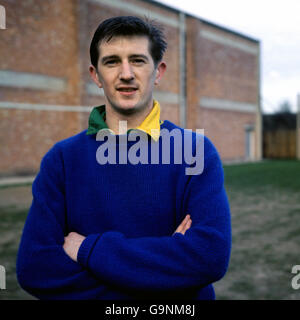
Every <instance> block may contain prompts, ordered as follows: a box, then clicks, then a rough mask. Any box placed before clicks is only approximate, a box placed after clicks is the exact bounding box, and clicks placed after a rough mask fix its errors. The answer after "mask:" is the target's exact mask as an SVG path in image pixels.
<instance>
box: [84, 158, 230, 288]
mask: <svg viewBox="0 0 300 320" xmlns="http://www.w3.org/2000/svg"><path fill="white" fill-rule="evenodd" d="M186 179H187V181H188V182H187V183H186V186H185V192H184V199H183V202H184V204H183V208H184V211H185V214H188V213H189V214H190V215H191V218H192V226H191V228H190V229H189V230H188V231H187V232H186V233H185V235H182V234H181V233H175V234H174V235H173V236H163V237H143V238H126V237H125V236H124V235H123V234H121V233H119V232H114V231H110V232H106V233H103V234H102V235H101V237H99V238H97V240H96V241H95V240H94V239H95V235H89V236H88V237H87V238H86V239H85V240H84V241H83V243H82V245H81V247H80V249H79V252H78V261H79V263H81V264H82V265H83V266H85V267H88V268H89V269H90V270H91V271H92V272H93V273H94V274H95V275H96V276H97V277H99V279H106V281H108V282H110V283H111V284H114V285H119V286H122V287H126V288H130V289H134V290H135V289H137V290H160V291H161V290H177V289H178V290H181V289H185V288H192V287H204V286H206V285H208V284H211V283H213V282H215V281H218V280H219V279H221V278H222V277H223V276H224V274H225V273H226V270H227V267H228V263H229V256H230V249H231V226H230V209H229V203H228V200H227V196H226V193H225V189H224V184H223V180H224V179H223V168H222V165H221V161H220V158H219V156H218V154H217V152H213V153H212V154H211V155H210V157H209V158H207V159H206V160H205V166H204V171H203V172H202V174H201V175H194V176H189V178H186Z"/></svg>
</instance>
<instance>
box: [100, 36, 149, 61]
mask: <svg viewBox="0 0 300 320" xmlns="http://www.w3.org/2000/svg"><path fill="white" fill-rule="evenodd" d="M136 54H143V55H148V56H150V52H149V39H148V38H147V37H145V36H117V37H113V38H111V39H110V40H109V41H106V40H103V41H102V42H101V43H100V44H99V57H103V56H107V55H120V56H123V55H136Z"/></svg>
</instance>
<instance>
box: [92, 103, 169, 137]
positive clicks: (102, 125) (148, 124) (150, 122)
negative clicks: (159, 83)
mask: <svg viewBox="0 0 300 320" xmlns="http://www.w3.org/2000/svg"><path fill="white" fill-rule="evenodd" d="M105 117H106V112H105V105H102V106H98V107H94V108H93V110H92V112H91V114H90V117H89V127H88V130H87V133H86V134H87V135H92V134H97V132H98V131H99V130H102V129H109V128H108V126H107V124H106V122H105ZM162 122H163V121H161V120H160V105H159V102H158V101H156V100H154V103H153V108H152V109H151V111H150V113H149V114H148V116H147V117H146V118H145V119H144V121H143V122H142V123H141V124H140V125H139V126H138V127H136V128H135V129H129V130H128V131H127V133H128V132H129V131H130V130H141V131H144V132H146V133H147V134H148V135H150V136H151V137H152V138H153V140H154V141H157V140H158V139H159V136H160V125H161V124H162Z"/></svg>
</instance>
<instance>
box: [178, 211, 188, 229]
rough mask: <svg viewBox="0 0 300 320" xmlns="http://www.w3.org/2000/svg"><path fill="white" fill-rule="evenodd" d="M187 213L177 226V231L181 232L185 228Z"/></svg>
mask: <svg viewBox="0 0 300 320" xmlns="http://www.w3.org/2000/svg"><path fill="white" fill-rule="evenodd" d="M188 219H189V215H186V217H185V218H184V219H183V221H182V222H181V224H180V225H179V227H178V228H177V229H176V230H177V231H178V232H182V231H183V230H184V228H185V225H186V223H187V222H188Z"/></svg>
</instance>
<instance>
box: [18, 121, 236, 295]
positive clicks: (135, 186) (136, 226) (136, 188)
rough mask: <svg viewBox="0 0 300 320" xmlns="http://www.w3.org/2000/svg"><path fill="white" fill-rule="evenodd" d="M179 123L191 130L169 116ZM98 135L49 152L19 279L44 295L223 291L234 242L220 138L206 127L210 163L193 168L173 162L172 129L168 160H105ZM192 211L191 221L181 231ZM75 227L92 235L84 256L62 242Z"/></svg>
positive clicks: (29, 219)
mask: <svg viewBox="0 0 300 320" xmlns="http://www.w3.org/2000/svg"><path fill="white" fill-rule="evenodd" d="M174 128H177V129H180V130H183V129H181V128H179V127H177V126H175V125H174V124H173V123H171V122H170V121H164V123H163V124H162V126H161V129H167V130H172V129H174ZM95 137H96V136H95V135H90V136H88V135H86V130H85V131H83V132H81V133H79V134H77V135H75V136H73V137H71V138H68V139H66V140H63V141H60V142H58V143H56V144H55V145H54V146H53V147H52V148H51V149H50V150H49V151H48V152H47V154H46V155H45V156H44V158H43V159H42V162H41V167H40V171H39V173H38V175H37V177H36V179H35V181H34V183H33V186H32V193H33V201H32V205H31V208H30V211H29V214H28V217H27V220H26V223H25V227H24V230H23V234H22V238H21V243H20V247H19V252H18V257H17V278H18V281H19V283H20V285H21V287H22V288H23V289H24V290H26V291H28V292H29V293H30V294H32V295H34V296H36V297H37V298H39V299H103V300H105V299H135V300H137V299H148V298H149V299H150V298H161V299H176V298H179V299H197V300H198V299H206V300H207V299H215V294H214V289H213V286H212V283H213V282H215V281H218V280H220V279H221V278H222V277H223V276H224V274H225V273H226V270H227V267H228V263H229V256H230V248H231V227H230V210H229V204H228V200H227V196H226V193H225V190H224V185H223V170H222V165H221V161H220V158H219V156H218V153H217V151H216V149H215V147H214V146H213V145H212V143H211V142H210V141H209V139H207V138H206V137H205V138H204V169H203V172H202V173H201V174H199V175H187V174H186V172H185V168H186V167H188V166H189V165H188V164H185V163H183V164H174V162H173V163H172V158H174V152H173V151H172V150H174V149H173V147H174V145H173V142H172V139H171V146H170V154H171V161H170V162H171V163H170V164H162V161H161V159H160V163H158V164H141V163H139V164H131V163H128V164H126V165H124V164H109V163H108V164H103V165H100V164H99V162H98V161H97V159H96V152H97V150H98V148H99V146H101V144H103V143H104V142H101V141H97V140H96V138H95ZM192 137H193V140H192V141H193V146H195V145H196V144H195V143H196V141H197V140H196V134H195V133H194V132H193V133H192ZM117 138H119V136H117ZM149 139H151V138H149ZM118 143H119V139H117V142H116V144H117V145H118ZM133 143H134V142H129V141H128V145H127V148H128V149H129V148H130V147H131V146H132V145H133ZM158 143H159V144H160V147H161V138H160V139H159V141H158ZM149 145H150V144H149ZM175 150H176V148H175ZM150 153H151V150H149V154H150ZM117 155H118V149H117ZM186 214H190V215H191V219H192V226H191V228H190V229H189V230H188V231H187V232H186V233H185V235H182V234H181V233H175V234H173V233H174V231H175V230H176V228H177V227H178V225H179V224H180V223H181V221H182V220H183V219H184V217H185V216H186ZM71 231H75V232H78V233H79V234H82V235H84V236H86V239H85V240H84V241H83V243H82V245H81V247H80V249H79V252H78V262H74V261H73V260H71V258H69V256H68V255H67V254H66V253H65V252H64V250H63V243H64V236H66V235H67V234H68V233H69V232H71Z"/></svg>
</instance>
